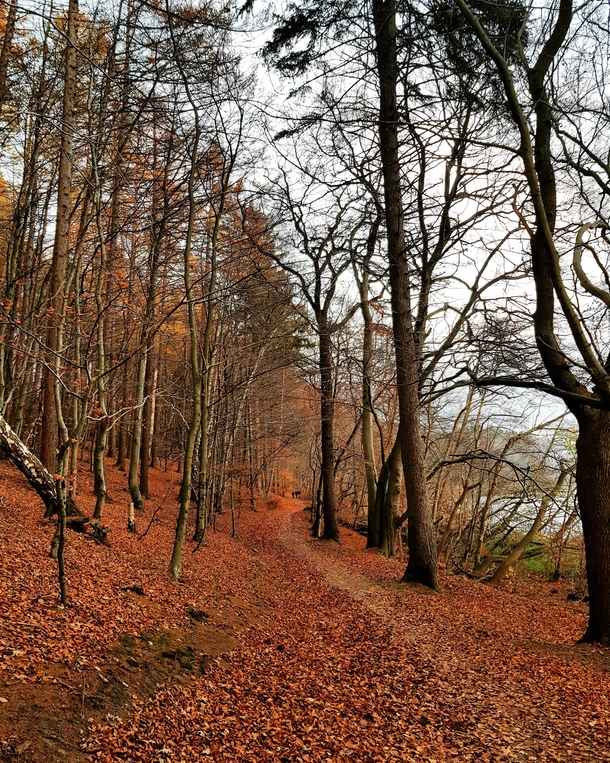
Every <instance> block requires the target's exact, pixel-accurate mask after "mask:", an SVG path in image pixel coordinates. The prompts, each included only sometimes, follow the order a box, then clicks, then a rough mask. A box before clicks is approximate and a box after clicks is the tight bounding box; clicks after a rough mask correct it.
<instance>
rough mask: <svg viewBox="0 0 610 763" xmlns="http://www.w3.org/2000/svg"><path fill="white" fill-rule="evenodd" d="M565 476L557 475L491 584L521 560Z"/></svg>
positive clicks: (499, 566) (563, 474) (565, 474)
mask: <svg viewBox="0 0 610 763" xmlns="http://www.w3.org/2000/svg"><path fill="white" fill-rule="evenodd" d="M567 476H568V475H567V472H561V473H560V474H559V477H558V478H557V481H556V482H555V485H554V486H553V489H552V490H551V491H550V493H549V494H548V495H545V496H544V497H543V498H542V501H541V502H540V509H539V510H538V513H537V514H536V518H535V519H534V521H533V522H532V526H531V527H530V529H529V530H528V531H527V532H526V533H525V535H524V536H523V538H521V540H520V541H519V543H517V545H516V546H515V547H514V548H513V549H512V551H511V552H510V553H509V555H508V556H507V557H506V558H505V559H503V560H502V561H501V563H500V564H499V565H498V566H497V568H496V569H495V571H494V574H493V575H492V578H491V582H492V583H499V582H500V581H501V580H502V578H503V577H504V576H505V575H506V573H507V572H508V571H509V570H510V568H511V567H513V566H514V565H515V564H516V563H517V562H518V561H519V559H520V558H521V555H522V554H523V552H524V551H525V550H526V548H527V547H528V546H529V544H530V543H531V542H532V541H533V540H534V539H535V538H536V535H537V534H538V531H539V530H540V528H541V527H542V523H543V521H544V517H545V516H546V513H547V511H548V508H549V504H550V503H551V501H552V500H553V499H554V498H556V497H557V496H558V495H559V491H560V490H561V488H562V487H563V483H564V482H565V480H566V477H567ZM609 538H610V535H609ZM609 548H610V546H609Z"/></svg>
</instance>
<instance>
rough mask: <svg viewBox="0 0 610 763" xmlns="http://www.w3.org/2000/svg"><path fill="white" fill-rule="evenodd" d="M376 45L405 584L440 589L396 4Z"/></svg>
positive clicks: (388, 5) (383, 3) (380, 17)
mask: <svg viewBox="0 0 610 763" xmlns="http://www.w3.org/2000/svg"><path fill="white" fill-rule="evenodd" d="M373 21H374V26H375V47H376V55H377V71H378V75H379V93H380V95H379V144H380V148H381V161H382V165H383V185H384V201H385V213H386V227H387V237H388V257H389V270H390V291H391V305H392V327H393V333H394V349H395V353H396V381H397V385H398V406H399V415H400V424H399V429H398V436H399V438H400V443H401V448H402V461H403V469H404V480H405V487H406V493H407V513H408V536H407V537H408V544H409V562H408V565H407V569H406V570H405V573H404V575H403V580H404V581H405V582H409V581H412V582H417V583H422V584H423V585H426V586H429V587H430V588H434V589H436V588H437V587H438V582H437V557H436V538H435V531H434V523H433V521H432V512H431V510H430V505H429V502H428V494H427V486H426V465H425V459H424V449H423V443H422V438H421V433H420V422H419V394H418V388H419V359H418V357H417V353H416V348H415V334H414V329H413V316H412V312H411V283H410V278H409V263H408V259H407V251H406V244H405V236H404V215H403V207H402V189H401V181H400V157H399V151H398V107H397V100H396V84H397V56H396V7H395V2H394V0H373Z"/></svg>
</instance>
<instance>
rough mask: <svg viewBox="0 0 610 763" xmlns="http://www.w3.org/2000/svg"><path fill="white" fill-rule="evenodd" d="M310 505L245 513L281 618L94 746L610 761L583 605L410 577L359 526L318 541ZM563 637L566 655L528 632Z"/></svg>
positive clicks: (314, 757)
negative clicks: (572, 644)
mask: <svg viewBox="0 0 610 763" xmlns="http://www.w3.org/2000/svg"><path fill="white" fill-rule="evenodd" d="M300 508H301V506H300V505H299V504H298V503H296V502H290V501H284V502H283V504H281V505H280V506H279V507H278V509H279V510H277V511H274V512H262V513H260V514H257V515H252V514H248V515H244V516H243V517H242V520H241V525H240V536H241V537H242V540H243V542H245V543H247V545H248V547H249V549H250V551H251V553H252V554H254V555H256V557H257V559H258V560H259V565H260V569H261V573H264V576H265V578H266V580H265V582H264V583H263V584H262V585H263V587H264V589H265V590H264V592H263V593H264V596H265V598H266V601H267V605H268V606H269V608H270V611H271V612H273V616H271V617H269V618H267V619H266V620H265V621H264V622H262V623H261V624H260V625H259V626H257V627H255V628H253V629H252V630H250V631H249V632H248V633H247V635H246V636H245V637H243V638H242V641H241V643H240V645H239V646H238V648H237V649H236V650H235V652H234V653H233V655H232V660H231V666H230V668H229V669H222V668H220V667H214V668H213V669H212V670H211V671H210V672H209V673H208V675H207V676H206V677H205V678H203V679H200V680H199V681H197V682H195V683H194V684H193V686H191V687H185V688H174V689H168V690H165V691H163V692H162V693H161V694H160V695H159V696H158V697H157V698H156V700H154V701H152V702H149V703H145V704H143V705H142V706H141V707H139V708H138V709H137V712H136V716H135V718H134V719H132V720H130V721H128V722H121V723H115V724H113V723H110V724H108V725H105V726H103V727H100V728H98V729H94V733H93V734H92V736H91V738H90V739H89V741H88V745H87V746H88V749H89V751H90V752H91V754H92V758H91V759H92V760H102V761H115V760H125V761H129V760H133V761H135V760H139V761H150V762H151V763H152V762H153V761H154V763H159V761H161V760H163V761H185V762H187V761H189V762H190V761H199V760H205V759H206V758H207V759H212V760H214V761H234V762H235V763H240V762H243V763H246V761H247V762H248V763H258V762H259V761H280V762H281V763H283V762H284V761H286V762H290V763H292V762H293V761H294V762H295V763H307V762H308V761H311V762H314V761H315V762H317V761H343V760H354V761H359V763H373V761H392V762H394V761H395V762H396V763H398V762H399V761H400V762H401V763H403V762H404V763H409V762H410V761H413V763H415V762H417V763H420V762H424V761H425V762H427V763H444V761H460V762H462V761H464V762H467V761H482V762H484V763H508V762H509V761H510V762H512V761H515V762H517V761H540V762H541V763H546V762H547V761H548V762H550V761H565V762H566V763H567V762H568V761H570V763H572V762H575V763H579V762H583V763H584V762H586V763H597V762H598V761H600V762H601V761H609V760H610V753H609V751H608V747H607V740H608V728H609V727H608V714H609V702H608V697H609V696H610V680H609V676H608V674H607V673H605V672H603V671H600V670H597V669H596V668H595V667H591V666H590V665H583V664H581V663H580V662H578V661H577V659H574V655H573V654H571V653H568V652H567V651H566V650H568V649H569V647H568V646H566V645H567V644H568V642H569V641H570V639H572V638H573V636H574V634H575V633H576V632H577V630H578V628H579V627H581V623H580V622H579V617H578V615H575V612H574V611H572V610H569V609H567V608H565V607H562V606H557V605H556V604H555V603H554V602H553V601H547V602H543V603H540V602H539V601H538V600H536V601H533V600H530V599H528V598H526V597H523V596H515V595H511V594H508V593H505V592H502V591H498V590H497V589H492V588H489V587H484V586H481V585H476V584H473V583H472V582H471V581H465V580H462V579H457V578H454V579H446V580H444V581H443V593H441V594H432V593H428V592H426V591H424V590H422V589H420V588H418V587H414V586H403V585H399V584H397V582H396V581H397V579H398V577H399V572H400V566H399V565H397V564H396V563H394V562H388V561H386V560H382V559H381V558H380V557H379V556H377V555H375V554H374V553H371V552H366V551H364V550H363V549H362V548H361V545H362V544H361V542H360V540H358V539H357V538H355V536H354V535H353V534H350V533H348V532H344V533H343V537H344V539H345V540H346V543H345V544H342V545H341V546H336V545H335V544H327V543H323V542H320V541H314V540H312V539H310V538H309V537H308V523H307V517H306V515H305V513H304V512H303V511H298V509H300ZM547 598H548V597H547ZM550 628H552V629H554V630H553V632H551V633H549V629H550ZM557 637H558V638H559V640H561V641H563V642H564V646H563V647H562V649H564V654H563V655H557V654H554V653H553V648H552V647H551V646H549V647H548V649H547V648H544V647H540V648H538V649H536V650H534V649H530V648H528V647H524V646H522V645H523V644H524V642H525V641H527V640H529V641H534V642H539V643H540V644H541V645H542V644H548V642H549V641H551V638H557Z"/></svg>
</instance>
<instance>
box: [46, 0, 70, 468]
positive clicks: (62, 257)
mask: <svg viewBox="0 0 610 763" xmlns="http://www.w3.org/2000/svg"><path fill="white" fill-rule="evenodd" d="M77 16H78V0H70V3H69V6H68V20H67V34H66V39H67V43H66V54H65V59H66V71H65V78H64V95H63V106H62V132H61V145H60V157H59V172H58V179H57V219H56V222H55V243H54V246H53V259H52V262H51V274H50V281H51V285H50V290H51V291H50V293H51V300H50V304H49V310H48V319H49V330H48V332H47V347H48V348H49V352H50V353H51V357H49V358H48V359H47V364H48V365H47V367H46V368H45V371H44V375H43V379H44V382H43V410H44V415H43V419H42V434H41V447H40V453H41V460H42V463H43V464H44V465H45V466H46V467H47V469H51V470H55V468H56V466H57V444H58V418H57V417H58V413H57V408H56V398H55V376H54V370H53V367H54V365H55V359H54V357H53V353H56V352H57V346H58V322H59V315H60V313H61V309H62V302H63V288H64V280H65V273H66V263H67V259H68V232H69V227H70V211H71V201H70V187H71V181H72V137H73V133H74V98H75V93H76V19H77Z"/></svg>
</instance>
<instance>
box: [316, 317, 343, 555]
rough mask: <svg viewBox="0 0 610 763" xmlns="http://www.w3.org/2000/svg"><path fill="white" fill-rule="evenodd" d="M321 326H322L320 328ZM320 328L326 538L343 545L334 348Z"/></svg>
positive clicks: (322, 327) (323, 330) (320, 322)
mask: <svg viewBox="0 0 610 763" xmlns="http://www.w3.org/2000/svg"><path fill="white" fill-rule="evenodd" d="M320 324H321V326H320ZM318 325H319V326H320V328H321V330H320V336H319V342H320V348H319V351H320V388H321V399H320V413H321V419H322V421H321V424H322V427H321V431H322V466H321V469H322V515H323V517H324V529H323V531H322V537H323V538H326V539H327V540H334V541H336V542H337V543H338V542H339V525H338V523H337V502H336V501H337V499H336V495H335V444H334V431H333V430H334V417H335V401H334V384H333V365H332V345H331V339H330V334H329V332H328V329H327V327H326V326H325V322H324V321H323V320H322V321H319V323H318Z"/></svg>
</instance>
